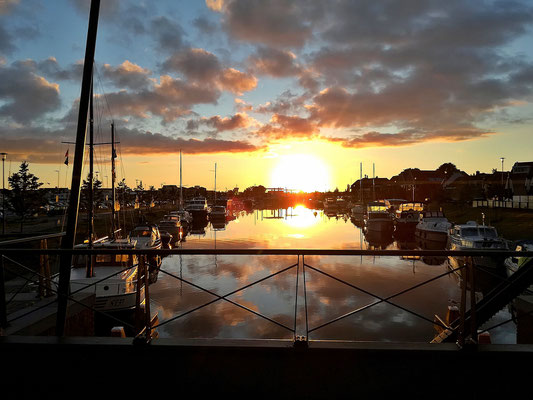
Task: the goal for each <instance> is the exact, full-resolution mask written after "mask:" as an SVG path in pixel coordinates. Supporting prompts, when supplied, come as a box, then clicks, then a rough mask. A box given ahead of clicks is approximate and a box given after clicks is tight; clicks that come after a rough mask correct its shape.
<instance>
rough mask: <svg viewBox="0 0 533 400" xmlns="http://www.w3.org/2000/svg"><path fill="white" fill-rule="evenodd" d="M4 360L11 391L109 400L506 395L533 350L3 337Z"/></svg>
mask: <svg viewBox="0 0 533 400" xmlns="http://www.w3.org/2000/svg"><path fill="white" fill-rule="evenodd" d="M0 354H2V365H3V366H4V367H6V366H8V367H9V368H8V370H7V374H5V375H3V378H5V379H3V380H4V382H5V383H6V384H5V388H6V390H8V391H11V392H13V393H19V394H21V391H22V394H27V395H30V394H33V395H35V394H39V395H44V394H55V395H57V394H65V395H66V394H69V395H72V394H73V393H83V394H84V395H93V396H98V395H100V396H101V395H102V394H104V395H105V396H106V397H109V395H120V396H126V395H131V396H136V397H138V396H139V395H142V394H146V395H152V396H153V395H157V394H158V393H159V391H161V394H164V393H166V392H167V391H170V392H172V391H176V392H177V393H176V396H178V395H181V394H185V393H186V392H187V391H189V390H192V392H193V395H195V396H201V397H204V396H205V395H216V396H217V397H218V396H220V395H238V396H246V397H254V398H266V397H268V398H270V399H271V398H272V397H275V398H287V397H290V398H345V397H348V396H350V397H359V398H369V397H371V396H372V398H383V397H389V396H394V397H398V396H399V395H401V396H402V397H403V396H404V395H410V396H417V398H418V397H422V396H424V398H426V397H428V398H429V397H431V398H432V399H434V398H449V397H450V396H454V397H457V396H459V397H460V398H462V397H465V396H469V397H471V398H494V397H495V396H496V395H498V396H500V395H501V396H505V397H507V396H510V395H513V394H515V393H516V394H518V393H519V391H520V390H523V389H528V388H529V379H530V366H531V363H532V362H533V347H532V346H531V345H482V346H481V345H480V346H477V347H470V348H465V349H462V350H461V349H459V348H458V347H457V346H456V345H454V344H450V343H446V344H424V343H422V344H415V343H409V344H403V343H351V342H321V341H317V342H311V343H310V344H309V347H307V348H305V347H303V348H302V347H298V348H295V347H293V346H292V342H291V341H277V340H245V341H241V340H208V339H206V340H173V339H157V340H154V341H153V342H152V343H151V344H148V345H135V346H134V345H132V339H131V338H94V337H92V338H74V337H73V338H56V337H16V336H10V337H1V338H0ZM28 371H32V372H31V377H30V378H27V379H26V378H25V375H26V374H27V373H28Z"/></svg>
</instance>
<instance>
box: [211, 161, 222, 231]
mask: <svg viewBox="0 0 533 400" xmlns="http://www.w3.org/2000/svg"><path fill="white" fill-rule="evenodd" d="M214 193H215V199H214V201H213V205H212V206H211V207H210V208H209V221H211V223H212V222H213V221H215V222H218V221H224V222H226V207H224V206H222V205H218V204H217V163H215V188H214ZM218 225H220V224H218Z"/></svg>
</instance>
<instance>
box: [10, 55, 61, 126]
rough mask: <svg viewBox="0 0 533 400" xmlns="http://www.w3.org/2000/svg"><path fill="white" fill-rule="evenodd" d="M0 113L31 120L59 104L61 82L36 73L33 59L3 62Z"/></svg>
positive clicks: (56, 107)
mask: <svg viewBox="0 0 533 400" xmlns="http://www.w3.org/2000/svg"><path fill="white" fill-rule="evenodd" d="M0 99H1V100H2V101H3V104H1V105H0V117H4V118H8V120H9V119H11V120H12V121H14V122H18V123H23V124H26V123H30V122H32V121H34V120H36V119H37V118H39V117H42V116H44V115H45V114H46V113H49V112H51V111H55V110H57V109H58V108H59V106H60V104H61V101H60V97H59V85H57V84H55V83H51V82H48V81H47V80H46V79H45V78H43V77H42V76H39V75H38V74H37V73H36V70H35V68H34V62H33V61H31V60H28V61H17V62H14V63H12V64H11V65H0Z"/></svg>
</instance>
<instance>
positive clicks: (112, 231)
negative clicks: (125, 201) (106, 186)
mask: <svg viewBox="0 0 533 400" xmlns="http://www.w3.org/2000/svg"><path fill="white" fill-rule="evenodd" d="M116 154H117V153H116V151H115V123H114V122H111V201H112V202H113V205H112V207H111V237H112V239H113V240H114V239H115V230H116V226H115V218H116V209H115V205H116V204H115V203H116V199H115V196H116V192H115V179H116V173H115V158H116Z"/></svg>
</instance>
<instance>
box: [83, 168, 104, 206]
mask: <svg viewBox="0 0 533 400" xmlns="http://www.w3.org/2000/svg"><path fill="white" fill-rule="evenodd" d="M101 189H102V181H100V180H98V179H95V178H93V204H94V205H95V206H96V208H98V206H99V205H100V204H102V202H103V201H104V193H103V192H102V190H101ZM80 206H81V209H83V210H88V209H89V176H88V175H87V180H84V181H83V184H82V185H81V198H80Z"/></svg>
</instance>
